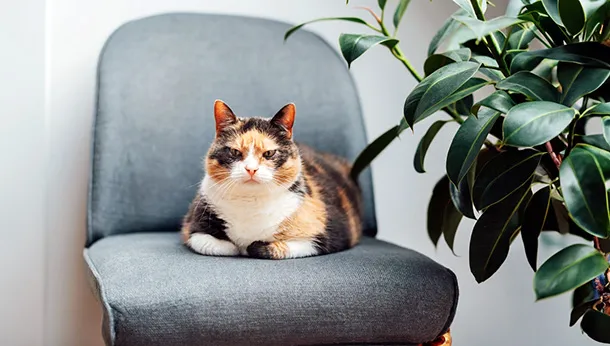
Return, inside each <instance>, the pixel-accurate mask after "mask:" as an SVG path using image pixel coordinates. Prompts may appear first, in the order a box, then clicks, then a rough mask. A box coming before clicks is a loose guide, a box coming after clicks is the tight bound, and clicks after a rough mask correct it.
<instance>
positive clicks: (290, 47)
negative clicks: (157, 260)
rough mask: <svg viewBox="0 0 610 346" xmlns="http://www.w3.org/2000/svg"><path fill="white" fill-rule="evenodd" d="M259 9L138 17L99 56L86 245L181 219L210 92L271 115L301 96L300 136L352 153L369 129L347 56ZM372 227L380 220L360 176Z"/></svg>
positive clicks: (204, 132) (170, 227) (237, 107)
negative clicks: (252, 14) (241, 13)
mask: <svg viewBox="0 0 610 346" xmlns="http://www.w3.org/2000/svg"><path fill="white" fill-rule="evenodd" d="M289 27H290V26H289V25H288V24H285V23H280V22H276V21H270V20H265V19H258V18H248V17H238V16H225V15H208V14H184V13H180V14H164V15H158V16H153V17H148V18H144V19H139V20H136V21H132V22H129V23H127V24H125V25H123V26H121V27H120V28H119V29H117V30H116V31H115V32H114V33H113V34H112V36H111V37H110V38H109V39H108V41H107V42H106V45H105V47H104V48H103V50H102V53H101V56H100V61H99V66H98V90H97V93H98V95H97V96H98V99H97V110H96V111H97V114H96V118H95V123H94V135H93V137H94V138H93V153H92V170H91V181H90V188H89V207H88V214H89V215H88V237H87V246H88V245H90V244H92V243H93V242H95V241H96V240H98V239H100V238H103V237H105V236H109V235H114V234H120V233H128V232H143V231H177V230H178V229H179V227H180V222H181V219H182V216H183V215H184V213H185V212H186V210H187V208H188V205H189V203H190V201H191V199H192V198H193V196H194V193H195V190H196V189H197V184H198V182H199V180H200V179H201V178H202V175H203V168H202V166H203V165H202V159H203V158H204V156H205V153H206V151H207V149H208V147H209V145H210V143H211V142H212V139H213V137H214V120H213V119H214V118H213V115H212V109H213V107H212V106H213V102H214V100H215V99H222V100H224V101H225V102H227V103H228V104H229V105H230V106H231V108H232V109H233V110H234V111H235V113H236V114H237V115H238V116H265V117H267V116H272V115H273V114H274V113H275V112H276V111H277V110H279V108H280V107H281V106H283V105H284V104H286V103H288V102H295V104H296V106H297V117H296V123H295V127H294V129H295V130H294V131H295V138H296V140H297V141H300V142H303V143H306V144H309V145H311V146H313V147H315V148H318V149H320V150H324V151H328V152H332V153H335V154H339V155H342V156H345V157H347V158H349V159H352V160H353V159H354V158H355V157H356V155H357V154H358V153H359V151H360V150H362V149H363V148H364V147H365V144H366V137H365V130H364V126H363V120H362V113H361V109H360V103H359V100H358V95H357V92H356V89H355V86H354V83H353V81H352V79H351V77H350V74H349V72H348V70H347V68H346V66H345V63H344V62H343V61H342V59H341V58H340V57H339V55H338V54H337V53H336V52H335V51H334V50H333V49H332V48H331V47H330V46H329V45H328V44H327V43H325V42H324V41H323V40H322V39H321V38H320V37H319V36H317V35H315V34H313V33H311V32H307V31H300V32H297V33H295V34H294V35H293V36H292V37H291V38H290V39H289V40H288V41H287V42H286V43H284V40H283V35H284V33H285V32H286V30H287V29H288V28H289ZM361 187H362V188H363V191H364V198H365V208H366V222H365V232H366V234H367V235H375V232H376V221H375V211H374V205H373V189H372V183H371V176H370V173H369V172H368V171H367V172H365V173H364V174H363V175H362V177H361Z"/></svg>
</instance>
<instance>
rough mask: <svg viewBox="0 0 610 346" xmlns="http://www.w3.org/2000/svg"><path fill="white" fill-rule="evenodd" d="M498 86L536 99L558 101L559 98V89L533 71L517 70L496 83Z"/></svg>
mask: <svg viewBox="0 0 610 346" xmlns="http://www.w3.org/2000/svg"><path fill="white" fill-rule="evenodd" d="M496 88H497V89H500V90H509V91H513V92H516V93H519V94H523V95H525V96H527V97H529V98H530V99H532V100H535V101H554V102H556V101H558V100H559V92H558V91H557V89H555V88H554V87H553V85H552V84H551V83H549V82H548V81H547V80H545V79H543V78H541V77H539V76H537V75H535V74H533V73H531V72H525V71H521V72H517V73H516V74H514V75H512V76H510V77H508V78H506V79H505V80H503V81H500V82H499V83H498V84H496Z"/></svg>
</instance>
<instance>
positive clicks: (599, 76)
mask: <svg viewBox="0 0 610 346" xmlns="http://www.w3.org/2000/svg"><path fill="white" fill-rule="evenodd" d="M608 76H610V70H608V69H600V68H592V67H586V66H582V65H577V64H572V63H564V62H561V63H559V65H558V66H557V79H558V80H559V83H560V84H561V87H562V89H563V90H562V91H561V97H560V99H559V102H561V103H563V104H564V105H566V106H568V107H571V106H572V105H574V104H575V103H576V101H578V100H580V99H581V98H582V97H583V96H585V95H587V94H589V93H590V92H592V91H595V90H597V88H599V87H600V86H601V85H602V84H604V82H605V81H606V80H607V79H608Z"/></svg>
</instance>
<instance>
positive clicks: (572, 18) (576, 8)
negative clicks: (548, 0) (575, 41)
mask: <svg viewBox="0 0 610 346" xmlns="http://www.w3.org/2000/svg"><path fill="white" fill-rule="evenodd" d="M558 5H559V6H558V7H559V16H560V17H561V22H562V23H563V26H564V27H565V28H566V29H567V30H568V32H569V33H570V34H571V35H572V36H575V35H578V34H579V33H580V32H581V31H582V29H583V28H584V27H585V10H584V9H583V8H582V5H581V4H580V0H559V3H558Z"/></svg>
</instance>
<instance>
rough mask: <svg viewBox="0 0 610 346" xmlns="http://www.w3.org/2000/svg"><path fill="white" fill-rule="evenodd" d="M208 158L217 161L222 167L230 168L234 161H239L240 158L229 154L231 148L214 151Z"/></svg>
mask: <svg viewBox="0 0 610 346" xmlns="http://www.w3.org/2000/svg"><path fill="white" fill-rule="evenodd" d="M209 157H210V159H213V160H216V161H218V164H220V165H221V166H223V167H230V166H231V165H232V164H233V163H235V162H236V161H239V160H241V156H234V155H233V154H231V148H229V147H220V148H218V149H215V150H213V151H212V152H211V153H210V155H209Z"/></svg>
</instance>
